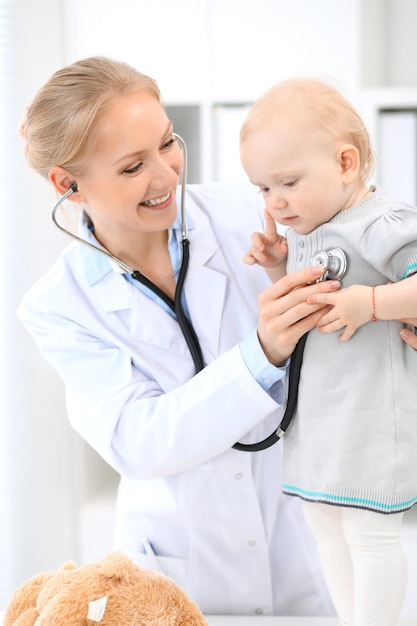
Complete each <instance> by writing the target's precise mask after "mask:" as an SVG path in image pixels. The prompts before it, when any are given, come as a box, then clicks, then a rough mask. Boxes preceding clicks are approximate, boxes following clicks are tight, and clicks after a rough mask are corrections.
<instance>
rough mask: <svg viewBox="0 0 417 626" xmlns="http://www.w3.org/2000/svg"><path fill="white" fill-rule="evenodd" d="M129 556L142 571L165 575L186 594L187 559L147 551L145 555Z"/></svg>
mask: <svg viewBox="0 0 417 626" xmlns="http://www.w3.org/2000/svg"><path fill="white" fill-rule="evenodd" d="M130 556H131V558H132V559H133V560H134V562H135V563H136V565H138V566H139V567H141V568H142V569H146V570H152V571H153V572H160V573H161V574H165V576H168V577H169V578H171V579H172V580H173V581H174V582H175V583H177V585H179V586H180V587H181V588H182V589H184V591H186V592H188V586H189V582H188V571H189V561H188V559H180V558H176V557H171V556H161V555H159V554H158V555H156V554H155V553H154V552H153V551H152V552H150V551H149V549H148V550H147V553H145V554H140V553H139V554H138V553H136V554H135V555H133V556H132V555H130Z"/></svg>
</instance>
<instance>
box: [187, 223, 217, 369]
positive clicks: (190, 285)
mask: <svg viewBox="0 0 417 626" xmlns="http://www.w3.org/2000/svg"><path fill="white" fill-rule="evenodd" d="M189 238H190V264H189V269H188V274H187V278H186V281H185V294H186V299H187V304H188V309H189V312H190V317H191V321H192V323H193V325H194V328H195V331H196V333H197V336H198V338H199V341H200V344H201V347H202V349H203V354H204V352H208V354H209V355H210V357H211V358H210V359H209V360H211V359H212V358H215V357H216V356H217V355H218V352H219V341H220V330H221V327H222V318H223V310H224V300H225V294H226V286H227V278H226V276H227V270H226V268H225V266H224V261H223V260H222V259H220V261H219V253H220V252H221V251H220V250H219V245H218V242H217V241H216V240H215V239H214V237H213V235H212V232H211V230H209V229H203V228H195V229H193V230H192V231H190V234H189ZM222 270H223V271H222ZM193 313H194V315H193ZM205 360H206V361H207V358H206V359H205Z"/></svg>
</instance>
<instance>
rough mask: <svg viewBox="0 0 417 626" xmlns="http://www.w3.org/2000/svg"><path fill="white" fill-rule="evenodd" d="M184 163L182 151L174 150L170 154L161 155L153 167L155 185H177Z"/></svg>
mask: <svg viewBox="0 0 417 626" xmlns="http://www.w3.org/2000/svg"><path fill="white" fill-rule="evenodd" d="M182 165H183V157H182V154H181V152H180V151H179V148H178V152H176V151H173V152H172V153H171V154H170V155H167V154H166V155H160V157H159V159H158V160H157V161H156V162H155V164H154V168H153V172H152V174H153V176H152V182H153V184H154V185H155V187H161V188H162V187H165V186H167V185H176V184H177V183H178V178H179V175H180V172H181V168H182Z"/></svg>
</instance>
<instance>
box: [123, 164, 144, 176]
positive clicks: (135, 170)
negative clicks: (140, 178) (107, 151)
mask: <svg viewBox="0 0 417 626" xmlns="http://www.w3.org/2000/svg"><path fill="white" fill-rule="evenodd" d="M142 166H143V163H142V162H140V163H136V165H134V166H133V167H129V168H128V169H126V170H123V174H137V173H138V172H139V170H140V169H141V168H142Z"/></svg>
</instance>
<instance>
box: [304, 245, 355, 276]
mask: <svg viewBox="0 0 417 626" xmlns="http://www.w3.org/2000/svg"><path fill="white" fill-rule="evenodd" d="M309 265H322V266H323V267H324V269H325V270H326V271H325V272H324V273H323V275H322V276H320V278H318V279H317V281H316V282H317V283H319V282H322V281H323V280H340V279H341V278H343V276H344V275H345V274H346V271H347V267H348V262H347V256H346V254H345V253H344V252H343V250H342V249H341V248H329V249H328V250H316V251H315V252H314V254H313V255H312V257H311V258H310V263H309Z"/></svg>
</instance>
